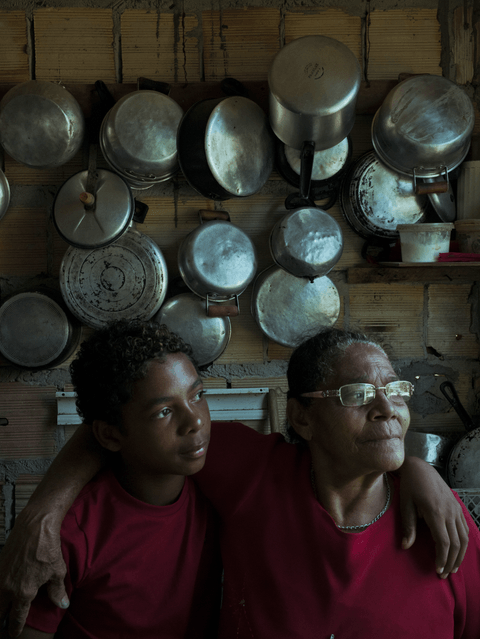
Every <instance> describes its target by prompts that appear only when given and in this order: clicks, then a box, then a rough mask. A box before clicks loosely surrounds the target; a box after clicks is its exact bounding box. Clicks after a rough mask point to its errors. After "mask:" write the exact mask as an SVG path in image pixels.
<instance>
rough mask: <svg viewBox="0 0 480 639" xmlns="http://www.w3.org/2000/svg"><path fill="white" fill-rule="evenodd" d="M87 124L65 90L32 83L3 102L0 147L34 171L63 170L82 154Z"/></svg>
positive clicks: (19, 86)
mask: <svg viewBox="0 0 480 639" xmlns="http://www.w3.org/2000/svg"><path fill="white" fill-rule="evenodd" d="M84 134H85V120H84V116H83V112H82V110H81V108H80V105H79V104H78V102H77V101H76V100H75V98H74V97H73V95H72V94H71V93H69V92H68V91H67V90H66V89H65V88H64V87H63V86H61V85H60V84H56V83H54V82H45V81H43V80H29V81H27V82H22V83H21V84H17V85H16V86H15V87H13V88H12V89H10V90H9V91H7V93H6V94H5V95H4V96H3V99H2V101H1V102H0V144H1V145H2V146H3V148H4V149H5V151H6V152H7V153H8V154H9V155H11V156H12V158H13V159H14V160H16V161H17V162H20V163H22V164H25V165H26V166H29V167H31V168H34V169H48V168H54V167H57V166H61V165H62V164H65V163H66V162H68V161H69V160H71V159H72V158H73V156H74V155H76V154H77V153H78V151H80V148H81V146H82V142H83V138H84Z"/></svg>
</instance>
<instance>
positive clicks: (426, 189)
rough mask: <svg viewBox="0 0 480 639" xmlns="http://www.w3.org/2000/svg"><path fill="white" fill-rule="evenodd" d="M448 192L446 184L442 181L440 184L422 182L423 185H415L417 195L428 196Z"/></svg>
mask: <svg viewBox="0 0 480 639" xmlns="http://www.w3.org/2000/svg"><path fill="white" fill-rule="evenodd" d="M447 191H448V182H446V181H445V180H442V181H441V182H428V183H426V182H424V183H423V184H417V186H416V188H415V193H416V194H417V195H428V194H429V193H446V192H447Z"/></svg>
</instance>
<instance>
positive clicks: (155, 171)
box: [100, 91, 183, 181]
mask: <svg viewBox="0 0 480 639" xmlns="http://www.w3.org/2000/svg"><path fill="white" fill-rule="evenodd" d="M182 115H183V110H182V108H181V107H180V106H179V105H178V104H177V103H176V102H175V100H172V98H169V97H168V96H167V95H165V94H163V93H160V92H158V91H134V92H132V93H129V94H127V95H125V96H124V97H123V98H121V99H120V100H118V102H117V103H116V104H115V106H113V107H112V108H111V109H110V111H109V112H108V113H107V115H106V116H105V118H104V120H103V123H102V130H101V134H100V144H101V148H102V151H103V153H104V155H105V156H106V157H107V156H108V158H109V160H110V161H111V163H112V165H114V166H115V167H118V170H120V171H126V172H127V173H129V174H130V175H131V176H132V177H133V178H137V179H138V178H143V179H150V180H152V181H155V180H159V179H160V180H164V179H165V176H166V175H168V176H171V175H172V174H173V173H175V171H177V170H178V161H177V129H178V125H179V123H180V120H181V118H182Z"/></svg>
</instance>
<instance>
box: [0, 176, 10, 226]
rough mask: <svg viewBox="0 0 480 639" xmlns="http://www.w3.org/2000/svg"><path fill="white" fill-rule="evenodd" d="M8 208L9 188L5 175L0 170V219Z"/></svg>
mask: <svg viewBox="0 0 480 639" xmlns="http://www.w3.org/2000/svg"><path fill="white" fill-rule="evenodd" d="M9 206H10V186H9V184H8V180H7V178H6V177H5V173H4V172H3V171H2V170H1V169H0V219H2V217H3V216H4V215H5V213H6V212H7V209H8V207H9Z"/></svg>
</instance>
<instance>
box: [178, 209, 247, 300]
mask: <svg viewBox="0 0 480 639" xmlns="http://www.w3.org/2000/svg"><path fill="white" fill-rule="evenodd" d="M209 218H214V219H209ZM215 218H218V219H215ZM204 220H207V221H204ZM200 221H201V222H202V223H201V224H200V225H199V226H197V228H196V229H194V230H193V231H192V232H191V233H189V234H188V235H187V236H186V237H185V238H184V239H183V240H182V243H181V245H180V247H179V249H178V268H179V271H180V274H181V276H182V278H183V280H184V282H185V284H186V285H187V286H188V288H189V289H190V290H191V291H192V292H193V293H195V294H196V295H199V296H200V297H203V298H204V299H207V300H209V301H212V302H227V301H230V300H234V299H236V298H237V297H238V296H239V295H240V294H241V293H243V291H244V290H245V289H246V288H247V286H248V285H249V284H250V282H251V281H252V280H253V278H254V277H255V273H256V270H257V256H256V251H255V247H254V245H253V242H252V241H251V239H250V238H249V237H248V235H247V234H246V233H245V231H242V229H240V228H238V226H235V225H234V224H232V223H231V222H230V216H229V215H228V213H225V212H224V211H206V210H203V211H200Z"/></svg>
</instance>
